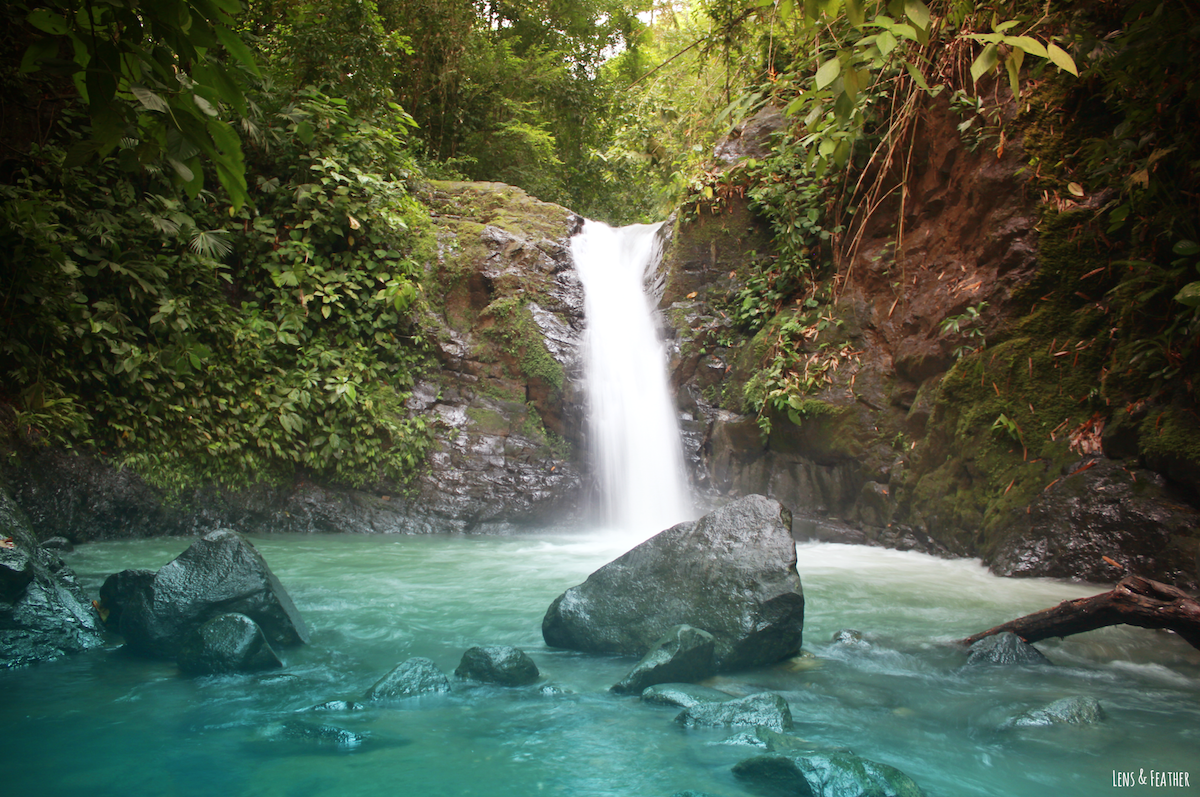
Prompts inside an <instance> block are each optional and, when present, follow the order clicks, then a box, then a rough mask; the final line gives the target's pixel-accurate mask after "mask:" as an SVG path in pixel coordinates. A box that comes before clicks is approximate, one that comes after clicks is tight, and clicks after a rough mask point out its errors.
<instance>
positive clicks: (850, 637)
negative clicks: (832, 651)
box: [830, 628, 871, 650]
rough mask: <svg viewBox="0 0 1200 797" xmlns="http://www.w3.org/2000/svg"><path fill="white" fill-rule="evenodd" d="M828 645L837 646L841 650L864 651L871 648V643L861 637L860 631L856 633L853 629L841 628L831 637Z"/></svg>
mask: <svg viewBox="0 0 1200 797" xmlns="http://www.w3.org/2000/svg"><path fill="white" fill-rule="evenodd" d="M830 644H833V645H838V646H840V647H843V648H858V649H859V650H866V649H867V648H869V647H871V643H870V642H868V641H867V640H866V637H864V636H863V632H862V631H856V630H854V629H853V628H843V629H842V630H841V631H838V632H837V633H835V634H834V635H833V639H831V640H830Z"/></svg>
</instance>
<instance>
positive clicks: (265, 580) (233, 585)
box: [101, 529, 308, 658]
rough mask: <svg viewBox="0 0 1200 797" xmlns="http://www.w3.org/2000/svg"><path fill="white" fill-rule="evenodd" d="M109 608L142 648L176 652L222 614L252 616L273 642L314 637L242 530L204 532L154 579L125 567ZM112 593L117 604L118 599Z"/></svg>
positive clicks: (107, 592) (112, 582)
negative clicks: (240, 532)
mask: <svg viewBox="0 0 1200 797" xmlns="http://www.w3.org/2000/svg"><path fill="white" fill-rule="evenodd" d="M101 594H102V595H104V596H105V599H104V602H103V603H102V606H103V607H104V608H105V609H107V610H108V611H110V612H115V613H117V614H118V616H119V618H120V620H119V623H118V627H117V630H118V631H120V633H121V635H122V636H124V637H125V643H126V645H128V646H129V648H130V649H131V650H133V651H135V652H137V653H141V654H143V655H148V656H156V657H164V658H174V657H175V656H176V655H177V654H178V653H179V648H180V645H181V644H182V643H183V641H184V639H185V638H186V637H187V636H188V635H189V634H190V633H191V632H192V631H193V630H194V629H196V628H198V627H199V626H201V625H202V624H204V623H205V622H207V621H208V620H211V619H212V618H214V617H216V616H217V615H220V614H227V613H230V612H233V613H237V614H244V615H246V616H247V617H249V618H250V619H251V620H253V621H254V622H255V623H257V624H258V625H259V627H260V628H262V632H263V635H264V636H265V637H266V639H267V641H268V642H270V643H271V644H272V645H277V646H284V647H286V646H289V645H298V644H302V643H305V642H307V641H308V628H307V626H305V624H304V620H303V619H302V618H301V617H300V613H299V612H298V611H297V610H296V607H295V605H294V604H293V603H292V599H291V598H290V597H289V596H288V594H287V591H286V590H285V589H284V588H283V585H282V584H280V583H279V579H277V578H276V577H275V574H274V573H272V572H271V568H269V567H267V563H266V561H265V560H264V559H263V557H262V554H260V553H259V552H258V551H257V550H256V549H255V547H254V546H253V545H252V544H251V543H250V541H249V540H247V539H246V538H245V537H243V536H242V535H241V534H238V533H237V532H235V531H230V530H228V529H221V530H217V531H213V532H209V533H208V534H206V535H204V536H203V537H201V538H200V539H199V540H197V541H196V542H195V543H193V544H192V546H191V547H190V548H188V549H187V550H186V551H184V552H183V553H181V554H180V555H179V556H178V557H177V558H176V559H175V560H174V561H172V562H169V563H168V564H166V565H163V566H162V567H161V568H159V570H158V572H157V573H155V574H154V575H153V577H148V576H147V575H146V573H145V572H140V573H139V572H133V573H131V572H130V571H123V572H121V573H115V574H113V575H111V576H109V577H108V580H107V581H105V584H104V587H102V588H101ZM110 599H111V601H112V603H110Z"/></svg>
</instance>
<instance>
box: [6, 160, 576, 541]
mask: <svg viewBox="0 0 1200 797" xmlns="http://www.w3.org/2000/svg"><path fill="white" fill-rule="evenodd" d="M415 193H416V194H418V195H420V196H421V198H422V199H423V200H424V201H425V202H426V204H427V205H428V206H429V207H430V209H431V211H432V215H431V219H430V223H429V225H428V227H427V228H426V229H424V230H422V231H421V234H422V236H423V239H422V243H421V244H420V245H419V246H418V247H417V252H418V254H420V255H423V256H424V257H425V260H424V263H423V267H424V271H425V274H424V277H423V279H422V280H421V288H422V293H423V298H424V301H423V303H422V304H423V306H424V307H426V308H427V310H426V314H425V317H424V318H423V319H422V321H423V323H422V327H423V330H424V334H425V335H426V339H427V340H428V342H429V343H430V344H431V345H430V347H429V348H430V350H431V354H432V356H431V358H430V359H431V362H430V363H429V364H428V367H427V370H426V372H425V376H424V378H423V379H422V380H420V381H419V382H418V383H417V384H415V385H413V386H412V392H411V396H410V397H409V398H408V399H407V400H406V401H405V403H404V404H403V405H400V403H399V402H397V406H396V407H395V411H396V413H398V414H410V415H412V416H416V417H419V418H421V419H422V420H423V421H425V423H426V424H427V425H428V426H429V427H432V431H433V436H434V443H433V446H432V451H431V453H430V454H429V457H428V461H427V467H426V469H425V470H424V472H423V473H421V474H420V475H419V476H418V477H417V478H416V479H414V482H413V483H412V484H411V485H408V486H400V485H395V484H389V483H382V482H379V483H368V484H367V486H365V487H364V488H362V489H349V488H346V487H344V486H342V485H337V484H328V483H319V484H318V483H314V482H312V481H311V479H308V478H301V477H297V478H296V479H294V480H291V481H284V480H281V481H280V483H272V484H259V485H256V486H254V487H252V488H250V489H246V490H241V491H232V490H224V489H216V488H202V489H198V490H196V491H195V492H194V493H189V494H187V495H184V496H182V497H180V498H178V499H176V500H175V501H173V502H168V500H167V499H166V498H165V497H164V495H163V494H162V492H161V491H159V490H156V489H154V488H153V487H152V486H150V485H147V484H145V483H143V482H142V481H141V480H140V479H137V478H136V477H134V476H132V475H130V474H129V473H127V472H124V471H120V470H119V469H117V468H115V467H113V466H111V465H109V464H107V463H105V462H103V461H100V460H98V459H94V458H87V457H81V456H78V455H76V454H68V453H66V452H62V451H50V452H45V453H44V454H39V455H37V456H35V457H33V458H31V459H30V461H29V462H28V463H26V464H23V465H22V467H21V468H20V469H19V471H18V472H17V473H15V474H14V476H15V478H14V484H13V493H14V498H16V499H17V500H18V501H19V502H20V503H21V505H22V506H23V507H24V508H25V509H26V510H27V512H28V514H29V515H30V516H31V517H33V518H34V519H35V523H36V525H37V527H38V531H39V534H41V533H43V532H44V533H45V536H51V535H61V536H65V537H68V538H71V539H75V540H80V541H81V540H88V539H106V538H119V537H141V536H147V537H148V536H154V535H160V534H187V533H190V532H189V530H190V529H194V528H197V527H200V528H208V527H213V526H222V525H237V526H239V527H243V528H246V530H247V531H251V532H259V531H263V532H281V531H298V532H360V533H362V532H397V531H404V532H447V531H467V530H472V531H481V532H483V531H489V530H508V529H510V528H512V527H514V526H520V525H526V524H538V525H541V524H548V523H554V522H559V521H562V520H565V519H566V518H567V517H568V516H570V515H571V513H572V512H574V511H576V508H577V507H579V506H580V505H581V504H582V501H581V500H580V496H581V494H582V490H583V477H582V475H581V468H580V462H579V460H580V458H581V457H580V454H579V453H578V452H579V451H580V448H581V447H580V445H579V443H580V441H581V440H582V437H583V432H582V425H583V418H584V413H583V408H582V402H583V396H582V391H581V390H580V388H579V383H580V364H579V362H578V358H577V356H576V350H575V346H576V343H577V340H578V336H579V333H580V332H581V330H582V328H583V294H582V286H581V285H580V284H579V281H578V277H577V275H576V274H575V271H574V268H573V264H572V260H571V255H570V247H569V243H570V237H571V235H573V234H574V233H575V232H576V231H577V230H578V228H579V226H580V225H581V223H582V219H580V218H579V217H578V216H576V215H575V214H573V213H571V212H570V211H569V210H567V209H565V208H562V207H559V206H557V205H551V204H549V203H545V202H540V201H538V200H535V199H533V198H531V197H530V196H528V195H527V194H525V193H524V192H523V191H521V190H519V189H516V188H513V187H511V186H506V185H502V184H499V183H453V182H436V183H428V184H425V185H424V186H422V187H420V188H419V189H418V190H417V191H416V192H415ZM418 464H419V463H418ZM247 523H249V524H250V526H249V527H247V526H246V524H247Z"/></svg>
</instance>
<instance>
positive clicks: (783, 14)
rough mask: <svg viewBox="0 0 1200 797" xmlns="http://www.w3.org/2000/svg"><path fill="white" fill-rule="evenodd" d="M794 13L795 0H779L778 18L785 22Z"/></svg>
mask: <svg viewBox="0 0 1200 797" xmlns="http://www.w3.org/2000/svg"><path fill="white" fill-rule="evenodd" d="M795 13H796V4H795V0H779V18H780V19H781V20H783V21H784V22H787V21H788V20H789V19H791V18H792V15H793V14H795Z"/></svg>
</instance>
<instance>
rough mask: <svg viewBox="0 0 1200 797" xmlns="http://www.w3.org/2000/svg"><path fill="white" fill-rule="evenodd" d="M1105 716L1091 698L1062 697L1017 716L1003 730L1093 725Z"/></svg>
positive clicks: (1098, 704) (1101, 708)
mask: <svg viewBox="0 0 1200 797" xmlns="http://www.w3.org/2000/svg"><path fill="white" fill-rule="evenodd" d="M1105 719H1107V716H1106V715H1105V713H1104V708H1103V707H1102V706H1101V705H1100V701H1098V700H1096V699H1095V698H1092V697H1064V698H1061V699H1059V700H1055V701H1054V702H1053V703H1051V704H1049V705H1047V706H1044V707H1042V708H1037V709H1031V710H1029V711H1026V712H1024V713H1023V714H1018V715H1017V716H1015V717H1013V718H1012V719H1010V720H1008V721H1007V722H1006V723H1004V725H1003V727H1005V728H1039V727H1048V726H1051V725H1095V724H1097V723H1101V722H1104V720H1105Z"/></svg>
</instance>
